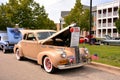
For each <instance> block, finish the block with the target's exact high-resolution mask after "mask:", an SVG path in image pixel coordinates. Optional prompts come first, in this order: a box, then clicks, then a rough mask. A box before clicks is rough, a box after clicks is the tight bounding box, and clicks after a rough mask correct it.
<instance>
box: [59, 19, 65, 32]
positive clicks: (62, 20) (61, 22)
mask: <svg viewBox="0 0 120 80" xmlns="http://www.w3.org/2000/svg"><path fill="white" fill-rule="evenodd" d="M63 24H64V18H62V17H61V18H60V28H59V29H60V30H61V29H63Z"/></svg>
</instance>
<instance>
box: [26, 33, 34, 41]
mask: <svg viewBox="0 0 120 80" xmlns="http://www.w3.org/2000/svg"><path fill="white" fill-rule="evenodd" d="M26 40H32V41H33V40H36V38H35V36H34V34H33V33H28V35H27V38H26Z"/></svg>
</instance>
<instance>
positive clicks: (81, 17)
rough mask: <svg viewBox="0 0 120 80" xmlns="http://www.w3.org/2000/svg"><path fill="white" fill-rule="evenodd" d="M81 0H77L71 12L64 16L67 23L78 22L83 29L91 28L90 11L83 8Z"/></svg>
mask: <svg viewBox="0 0 120 80" xmlns="http://www.w3.org/2000/svg"><path fill="white" fill-rule="evenodd" d="M80 1H81V0H76V3H75V6H74V8H73V9H71V11H70V13H69V14H68V15H67V16H65V17H64V20H65V23H66V25H65V26H67V25H70V24H71V23H72V22H75V23H77V25H78V26H80V29H81V30H86V31H88V30H89V24H90V23H89V18H90V17H89V16H90V11H89V10H88V9H85V10H83V6H82V4H81V3H80Z"/></svg>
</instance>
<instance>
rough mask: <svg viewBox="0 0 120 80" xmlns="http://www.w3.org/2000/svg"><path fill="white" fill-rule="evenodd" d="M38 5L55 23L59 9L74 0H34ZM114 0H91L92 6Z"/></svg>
mask: <svg viewBox="0 0 120 80" xmlns="http://www.w3.org/2000/svg"><path fill="white" fill-rule="evenodd" d="M7 1H8V0H0V3H5V2H7ZM35 1H36V2H37V3H39V4H40V5H43V6H44V7H45V10H46V13H48V17H49V18H50V19H51V20H53V21H54V22H55V23H59V22H60V21H59V20H60V15H61V14H60V13H61V11H70V10H71V8H73V7H74V5H75V1H76V0H35ZM111 1H114V0H92V4H93V6H96V5H99V4H102V3H106V2H111ZM81 3H82V4H83V5H88V6H89V4H90V0H81Z"/></svg>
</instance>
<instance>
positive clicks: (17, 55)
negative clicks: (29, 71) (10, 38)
mask: <svg viewBox="0 0 120 80" xmlns="http://www.w3.org/2000/svg"><path fill="white" fill-rule="evenodd" d="M15 55H16V58H17V60H21V59H22V57H21V56H20V51H19V49H17V50H16V51H15Z"/></svg>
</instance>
